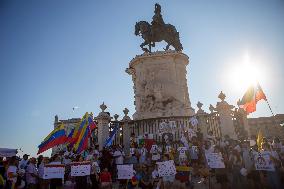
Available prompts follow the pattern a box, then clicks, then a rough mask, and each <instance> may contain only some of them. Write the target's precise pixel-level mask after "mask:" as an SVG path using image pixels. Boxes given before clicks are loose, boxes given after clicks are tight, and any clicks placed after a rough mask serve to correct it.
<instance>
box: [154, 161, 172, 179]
mask: <svg viewBox="0 0 284 189" xmlns="http://www.w3.org/2000/svg"><path fill="white" fill-rule="evenodd" d="M157 164H158V173H159V176H160V177H163V176H172V175H175V174H176V173H177V172H176V167H175V164H174V161H173V160H169V161H162V162H157Z"/></svg>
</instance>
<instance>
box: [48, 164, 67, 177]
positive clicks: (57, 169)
mask: <svg viewBox="0 0 284 189" xmlns="http://www.w3.org/2000/svg"><path fill="white" fill-rule="evenodd" d="M64 172H65V166H64V165H62V164H48V165H46V166H44V168H43V179H53V178H61V179H63V178H64Z"/></svg>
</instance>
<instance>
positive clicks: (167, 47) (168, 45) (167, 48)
mask: <svg viewBox="0 0 284 189" xmlns="http://www.w3.org/2000/svg"><path fill="white" fill-rule="evenodd" d="M170 46H171V44H169V43H168V44H167V46H166V49H165V51H167V50H169V48H170Z"/></svg>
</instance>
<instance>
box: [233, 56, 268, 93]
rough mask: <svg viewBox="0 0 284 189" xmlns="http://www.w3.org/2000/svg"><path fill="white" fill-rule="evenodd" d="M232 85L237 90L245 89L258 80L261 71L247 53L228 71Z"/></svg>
mask: <svg viewBox="0 0 284 189" xmlns="http://www.w3.org/2000/svg"><path fill="white" fill-rule="evenodd" d="M230 77H232V83H231V84H233V87H234V88H235V89H237V90H241V91H245V90H246V89H247V88H248V87H249V86H251V85H255V84H257V82H260V79H262V77H261V73H260V69H259V67H258V66H257V65H256V64H255V63H254V62H253V61H252V60H251V58H250V57H249V55H248V54H246V55H245V56H244V58H243V61H241V62H238V63H237V64H236V66H235V67H233V68H232V72H231V73H230Z"/></svg>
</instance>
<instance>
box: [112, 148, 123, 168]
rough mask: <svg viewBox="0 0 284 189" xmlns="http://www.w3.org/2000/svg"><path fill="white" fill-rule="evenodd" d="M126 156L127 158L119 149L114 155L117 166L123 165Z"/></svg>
mask: <svg viewBox="0 0 284 189" xmlns="http://www.w3.org/2000/svg"><path fill="white" fill-rule="evenodd" d="M124 156H125V154H124V152H123V151H122V150H121V149H120V148H119V147H117V148H116V150H115V151H114V153H113V157H114V158H115V164H116V165H121V164H123V160H124Z"/></svg>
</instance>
